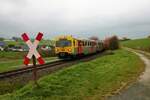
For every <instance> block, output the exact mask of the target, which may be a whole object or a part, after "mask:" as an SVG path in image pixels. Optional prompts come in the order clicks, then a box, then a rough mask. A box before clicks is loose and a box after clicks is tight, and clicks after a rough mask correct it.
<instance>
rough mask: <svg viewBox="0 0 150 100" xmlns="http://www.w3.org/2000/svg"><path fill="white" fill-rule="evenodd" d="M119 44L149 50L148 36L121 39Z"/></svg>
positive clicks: (149, 40)
mask: <svg viewBox="0 0 150 100" xmlns="http://www.w3.org/2000/svg"><path fill="white" fill-rule="evenodd" d="M121 44H122V45H123V46H125V47H129V48H133V49H139V50H144V51H148V52H150V38H143V39H135V40H128V41H122V42H121Z"/></svg>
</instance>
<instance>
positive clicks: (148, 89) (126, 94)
mask: <svg viewBox="0 0 150 100" xmlns="http://www.w3.org/2000/svg"><path fill="white" fill-rule="evenodd" d="M127 50H129V51H131V52H134V53H135V54H137V55H138V56H139V57H140V58H141V60H143V61H144V63H145V66H146V69H145V72H144V73H143V74H142V75H141V76H140V78H139V80H138V81H137V82H136V83H135V84H133V85H131V86H130V87H129V88H128V89H126V90H124V91H123V92H122V93H121V94H118V95H115V96H112V97H111V98H109V99H108V100H150V59H149V58H148V57H146V56H145V55H144V54H143V53H139V52H135V51H134V50H132V49H127Z"/></svg>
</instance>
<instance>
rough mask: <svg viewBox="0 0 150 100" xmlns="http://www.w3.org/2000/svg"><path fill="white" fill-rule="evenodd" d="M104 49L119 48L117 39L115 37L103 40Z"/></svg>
mask: <svg viewBox="0 0 150 100" xmlns="http://www.w3.org/2000/svg"><path fill="white" fill-rule="evenodd" d="M104 48H105V49H110V50H115V49H118V48H119V39H118V37H117V36H112V37H109V38H106V39H105V40H104Z"/></svg>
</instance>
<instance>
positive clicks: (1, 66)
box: [0, 57, 57, 72]
mask: <svg viewBox="0 0 150 100" xmlns="http://www.w3.org/2000/svg"><path fill="white" fill-rule="evenodd" d="M44 60H45V61H46V62H51V61H54V60H57V57H49V58H48V57H47V58H44ZM31 62H32V60H31ZM23 66H24V65H23V59H19V60H9V61H7V60H6V61H0V72H5V71H9V70H14V69H18V68H21V67H23Z"/></svg>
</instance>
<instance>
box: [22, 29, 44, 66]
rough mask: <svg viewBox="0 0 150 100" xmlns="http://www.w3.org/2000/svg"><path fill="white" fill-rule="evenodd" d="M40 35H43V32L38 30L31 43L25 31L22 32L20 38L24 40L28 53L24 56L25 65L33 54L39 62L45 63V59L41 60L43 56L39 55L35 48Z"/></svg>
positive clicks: (40, 37)
mask: <svg viewBox="0 0 150 100" xmlns="http://www.w3.org/2000/svg"><path fill="white" fill-rule="evenodd" d="M42 37H43V34H42V33H40V32H39V33H38V35H37V37H36V38H35V41H34V43H32V42H31V41H30V39H29V37H28V35H27V34H26V33H23V34H22V39H23V40H24V41H25V42H26V44H27V45H28V47H29V53H28V54H27V56H26V57H25V58H24V64H25V65H28V64H29V62H30V59H31V58H32V56H33V55H34V56H35V57H36V59H37V60H38V62H39V64H44V63H45V61H44V60H43V58H42V57H41V55H40V54H39V53H38V51H37V50H36V48H37V46H38V44H39V42H40V41H41V39H42Z"/></svg>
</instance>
